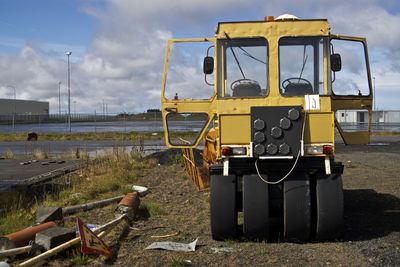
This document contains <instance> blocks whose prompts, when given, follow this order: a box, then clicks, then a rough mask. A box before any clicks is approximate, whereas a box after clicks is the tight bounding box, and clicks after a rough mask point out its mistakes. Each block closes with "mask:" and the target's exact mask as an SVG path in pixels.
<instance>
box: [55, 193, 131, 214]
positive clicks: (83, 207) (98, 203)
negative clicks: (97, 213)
mask: <svg viewBox="0 0 400 267" xmlns="http://www.w3.org/2000/svg"><path fill="white" fill-rule="evenodd" d="M123 197H124V196H117V197H112V198H108V199H103V200H99V201H95V202H91V203H86V204H81V205H74V206H69V207H65V208H63V209H62V211H63V214H64V215H65V214H73V213H76V212H78V211H86V210H92V209H94V208H98V207H103V206H106V205H108V204H111V203H113V202H117V201H120V200H121V199H122V198H123Z"/></svg>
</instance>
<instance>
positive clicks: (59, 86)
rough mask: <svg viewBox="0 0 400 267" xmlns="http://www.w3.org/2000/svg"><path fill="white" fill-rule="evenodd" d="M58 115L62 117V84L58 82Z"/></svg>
mask: <svg viewBox="0 0 400 267" xmlns="http://www.w3.org/2000/svg"><path fill="white" fill-rule="evenodd" d="M58 115H61V82H58Z"/></svg>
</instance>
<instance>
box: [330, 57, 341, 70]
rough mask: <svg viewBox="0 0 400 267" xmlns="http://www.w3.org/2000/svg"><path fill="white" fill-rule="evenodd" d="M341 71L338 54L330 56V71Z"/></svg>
mask: <svg viewBox="0 0 400 267" xmlns="http://www.w3.org/2000/svg"><path fill="white" fill-rule="evenodd" d="M341 69H342V59H341V57H340V54H332V55H331V70H332V71H333V72H337V71H340V70H341Z"/></svg>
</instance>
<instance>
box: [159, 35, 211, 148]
mask: <svg viewBox="0 0 400 267" xmlns="http://www.w3.org/2000/svg"><path fill="white" fill-rule="evenodd" d="M214 43H215V39H214V38H208V39H206V38H196V39H170V40H168V42H167V52H166V57H165V62H164V75H163V82H162V94H161V106H162V115H163V123H164V136H165V142H166V144H167V146H168V147H175V148H179V147H196V146H197V145H198V144H199V142H200V140H201V138H202V136H203V135H204V133H205V132H206V130H207V128H208V126H209V125H210V123H211V121H212V120H213V117H214V113H215V108H214V100H215V98H216V96H215V95H216V94H215V86H214V76H215V68H214V67H213V66H214V65H213V61H214V56H215V55H214V51H215V50H214ZM206 61H207V63H205V62H206ZM203 64H206V65H207V66H208V68H210V66H211V70H210V69H208V71H207V72H208V73H209V74H205V73H204V71H205V70H204V68H205V67H204V65H203Z"/></svg>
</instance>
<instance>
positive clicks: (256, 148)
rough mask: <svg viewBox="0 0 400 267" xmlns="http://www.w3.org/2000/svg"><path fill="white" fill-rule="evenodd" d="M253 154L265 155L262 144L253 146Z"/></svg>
mask: <svg viewBox="0 0 400 267" xmlns="http://www.w3.org/2000/svg"><path fill="white" fill-rule="evenodd" d="M254 153H256V154H257V155H262V154H264V153H265V146H264V145H262V144H257V145H255V146H254Z"/></svg>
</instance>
